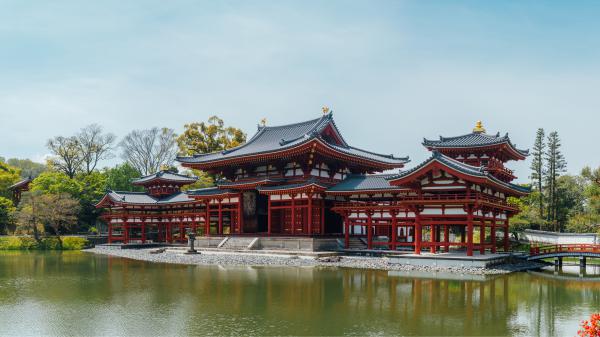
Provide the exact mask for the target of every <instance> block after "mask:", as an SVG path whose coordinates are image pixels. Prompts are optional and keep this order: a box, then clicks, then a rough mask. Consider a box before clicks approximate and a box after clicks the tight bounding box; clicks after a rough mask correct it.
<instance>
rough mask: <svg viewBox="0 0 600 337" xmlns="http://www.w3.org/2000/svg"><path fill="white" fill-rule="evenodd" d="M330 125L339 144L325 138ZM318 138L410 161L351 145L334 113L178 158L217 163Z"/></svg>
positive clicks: (380, 158)
mask: <svg viewBox="0 0 600 337" xmlns="http://www.w3.org/2000/svg"><path fill="white" fill-rule="evenodd" d="M327 127H331V130H332V131H333V132H334V134H336V136H337V137H336V138H337V139H338V140H339V142H338V143H332V142H330V141H327V140H326V139H325V138H324V137H322V135H321V133H322V132H323V131H324V130H325V129H326V128H327ZM314 139H319V140H320V141H321V142H322V143H323V144H325V145H326V146H328V147H329V148H331V149H332V150H334V151H338V152H342V153H344V154H347V155H351V156H357V157H361V158H363V159H367V160H371V161H376V162H381V163H385V164H391V165H403V164H405V163H406V162H408V157H401V158H397V157H394V156H393V155H382V154H377V153H374V152H369V151H365V150H361V149H358V148H355V147H351V146H349V145H348V144H347V143H346V141H345V140H344V139H343V137H342V136H341V133H340V132H339V130H338V128H337V126H336V125H335V122H334V121H333V113H331V112H330V113H328V114H325V115H323V116H322V117H320V118H317V119H312V120H309V121H306V122H301V123H295V124H288V125H281V126H262V127H259V129H258V132H257V133H256V134H255V135H254V136H252V138H250V140H248V141H247V142H246V143H244V144H242V145H240V146H237V147H235V148H232V149H229V150H224V151H219V152H212V153H206V154H197V155H194V156H192V157H178V158H177V160H178V161H179V162H181V163H183V164H194V163H209V162H217V161H220V160H227V159H233V158H239V157H244V156H251V155H257V154H265V153H271V152H278V151H282V150H287V149H291V148H294V147H296V146H298V145H302V144H305V143H308V142H309V141H311V140H314Z"/></svg>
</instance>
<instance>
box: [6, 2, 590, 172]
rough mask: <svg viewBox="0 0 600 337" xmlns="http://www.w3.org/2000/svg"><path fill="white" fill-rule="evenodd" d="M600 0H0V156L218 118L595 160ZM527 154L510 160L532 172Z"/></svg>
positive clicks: (400, 146) (396, 146)
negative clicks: (554, 146)
mask: <svg viewBox="0 0 600 337" xmlns="http://www.w3.org/2000/svg"><path fill="white" fill-rule="evenodd" d="M598 17H600V2H594V1H590V2H582V1H580V2H571V1H564V2H559V1H548V2H542V1H239V2H238V1H220V2H219V1H206V2H203V1H123V0H120V1H94V2H92V1H52V2H50V1H38V2H35V1H19V0H17V1H6V0H0V144H2V145H1V146H0V156H4V157H21V158H24V157H28V158H32V159H36V160H41V159H42V158H43V157H44V155H45V154H46V153H47V149H46V148H45V142H46V140H47V139H48V138H49V137H52V136H55V135H70V134H72V133H74V132H76V131H77V130H78V129H79V128H81V127H82V126H84V125H86V124H90V123H99V124H101V125H103V126H104V127H105V128H106V129H107V130H109V131H111V132H113V133H115V134H117V135H118V136H123V135H124V134H126V133H127V132H129V131H130V130H131V129H133V128H148V127H152V126H168V127H171V128H174V129H175V130H177V131H178V132H179V131H181V130H182V128H183V124H185V123H187V122H192V121H202V120H206V119H207V118H208V116H210V115H212V114H218V115H219V116H221V117H222V118H224V119H225V121H226V123H228V124H232V125H235V126H238V127H241V128H242V129H244V130H245V131H246V132H247V133H248V134H249V135H252V133H254V131H255V130H256V124H257V123H258V121H259V120H260V119H261V118H262V117H266V118H267V119H268V124H271V125H273V124H282V123H291V122H296V121H301V120H305V119H310V118H315V117H318V116H319V115H320V114H321V106H323V105H328V106H330V107H331V108H332V109H333V110H334V116H335V119H336V122H337V124H338V126H339V127H340V129H341V130H342V132H343V133H344V135H345V138H346V139H347V140H348V141H349V142H350V143H351V144H353V145H355V146H358V147H361V148H365V149H369V150H372V151H377V152H382V153H394V154H397V155H401V156H404V155H409V156H410V157H411V158H412V163H411V164H410V165H415V164H417V163H418V162H419V161H421V160H423V159H424V158H426V157H427V156H428V153H427V152H426V150H424V148H423V147H422V146H421V145H420V143H421V141H422V139H423V137H428V138H435V137H437V136H438V135H439V134H443V135H445V136H453V135H459V134H464V133H466V132H469V131H470V130H471V128H472V127H473V124H474V122H475V121H476V120H477V119H481V120H483V122H484V125H485V127H486V128H487V129H488V131H489V132H493V133H495V132H497V131H500V132H501V133H505V132H509V133H510V135H511V137H512V139H513V141H514V142H515V143H517V145H518V146H519V147H522V148H527V147H530V146H531V143H532V141H533V138H534V134H535V130H536V128H537V127H544V128H545V129H547V130H548V131H549V130H558V131H559V133H560V135H561V137H562V139H563V145H564V152H565V155H566V157H567V160H568V164H569V165H568V167H569V171H570V172H572V173H577V172H578V171H579V170H580V169H581V168H582V167H583V166H584V165H593V166H599V165H600V150H598V149H597V148H596V147H595V146H594V145H596V144H598V143H599V141H598V136H597V133H596V130H597V129H598V128H599V126H600V113H599V109H598V108H599V107H600V92H599V91H600V76H599V75H600V66H599V61H598V60H600V23H599V22H600V21H599V20H598ZM528 166H529V162H528V161H527V162H525V163H512V164H511V167H513V168H516V169H517V174H518V175H519V176H520V179H519V180H520V181H527V180H528V179H527V176H528V175H529V172H528Z"/></svg>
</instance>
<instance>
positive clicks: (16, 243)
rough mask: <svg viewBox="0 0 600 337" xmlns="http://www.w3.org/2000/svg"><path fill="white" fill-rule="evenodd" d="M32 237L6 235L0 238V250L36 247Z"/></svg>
mask: <svg viewBox="0 0 600 337" xmlns="http://www.w3.org/2000/svg"><path fill="white" fill-rule="evenodd" d="M36 248H37V242H36V241H35V239H34V238H30V237H21V236H6V237H2V238H0V250H29V249H36Z"/></svg>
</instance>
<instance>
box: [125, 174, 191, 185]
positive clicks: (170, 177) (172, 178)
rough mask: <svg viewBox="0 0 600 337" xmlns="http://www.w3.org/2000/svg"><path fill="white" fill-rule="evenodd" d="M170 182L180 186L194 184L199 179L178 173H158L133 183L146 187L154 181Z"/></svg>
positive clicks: (135, 180)
mask: <svg viewBox="0 0 600 337" xmlns="http://www.w3.org/2000/svg"><path fill="white" fill-rule="evenodd" d="M159 180H162V181H169V182H173V183H179V184H192V183H194V182H196V180H198V178H197V177H189V176H185V175H182V174H178V173H173V172H169V171H158V172H156V173H154V174H150V175H147V176H143V177H141V178H138V179H134V180H133V181H132V182H131V183H132V184H134V185H146V184H149V183H151V182H153V181H159Z"/></svg>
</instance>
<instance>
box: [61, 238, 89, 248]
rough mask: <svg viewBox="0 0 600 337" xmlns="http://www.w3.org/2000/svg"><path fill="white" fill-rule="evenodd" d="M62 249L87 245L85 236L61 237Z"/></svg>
mask: <svg viewBox="0 0 600 337" xmlns="http://www.w3.org/2000/svg"><path fill="white" fill-rule="evenodd" d="M62 241H63V247H62V249H64V250H81V249H83V248H85V247H87V246H88V245H89V241H88V240H87V239H86V238H82V237H79V236H67V237H63V238H62Z"/></svg>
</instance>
